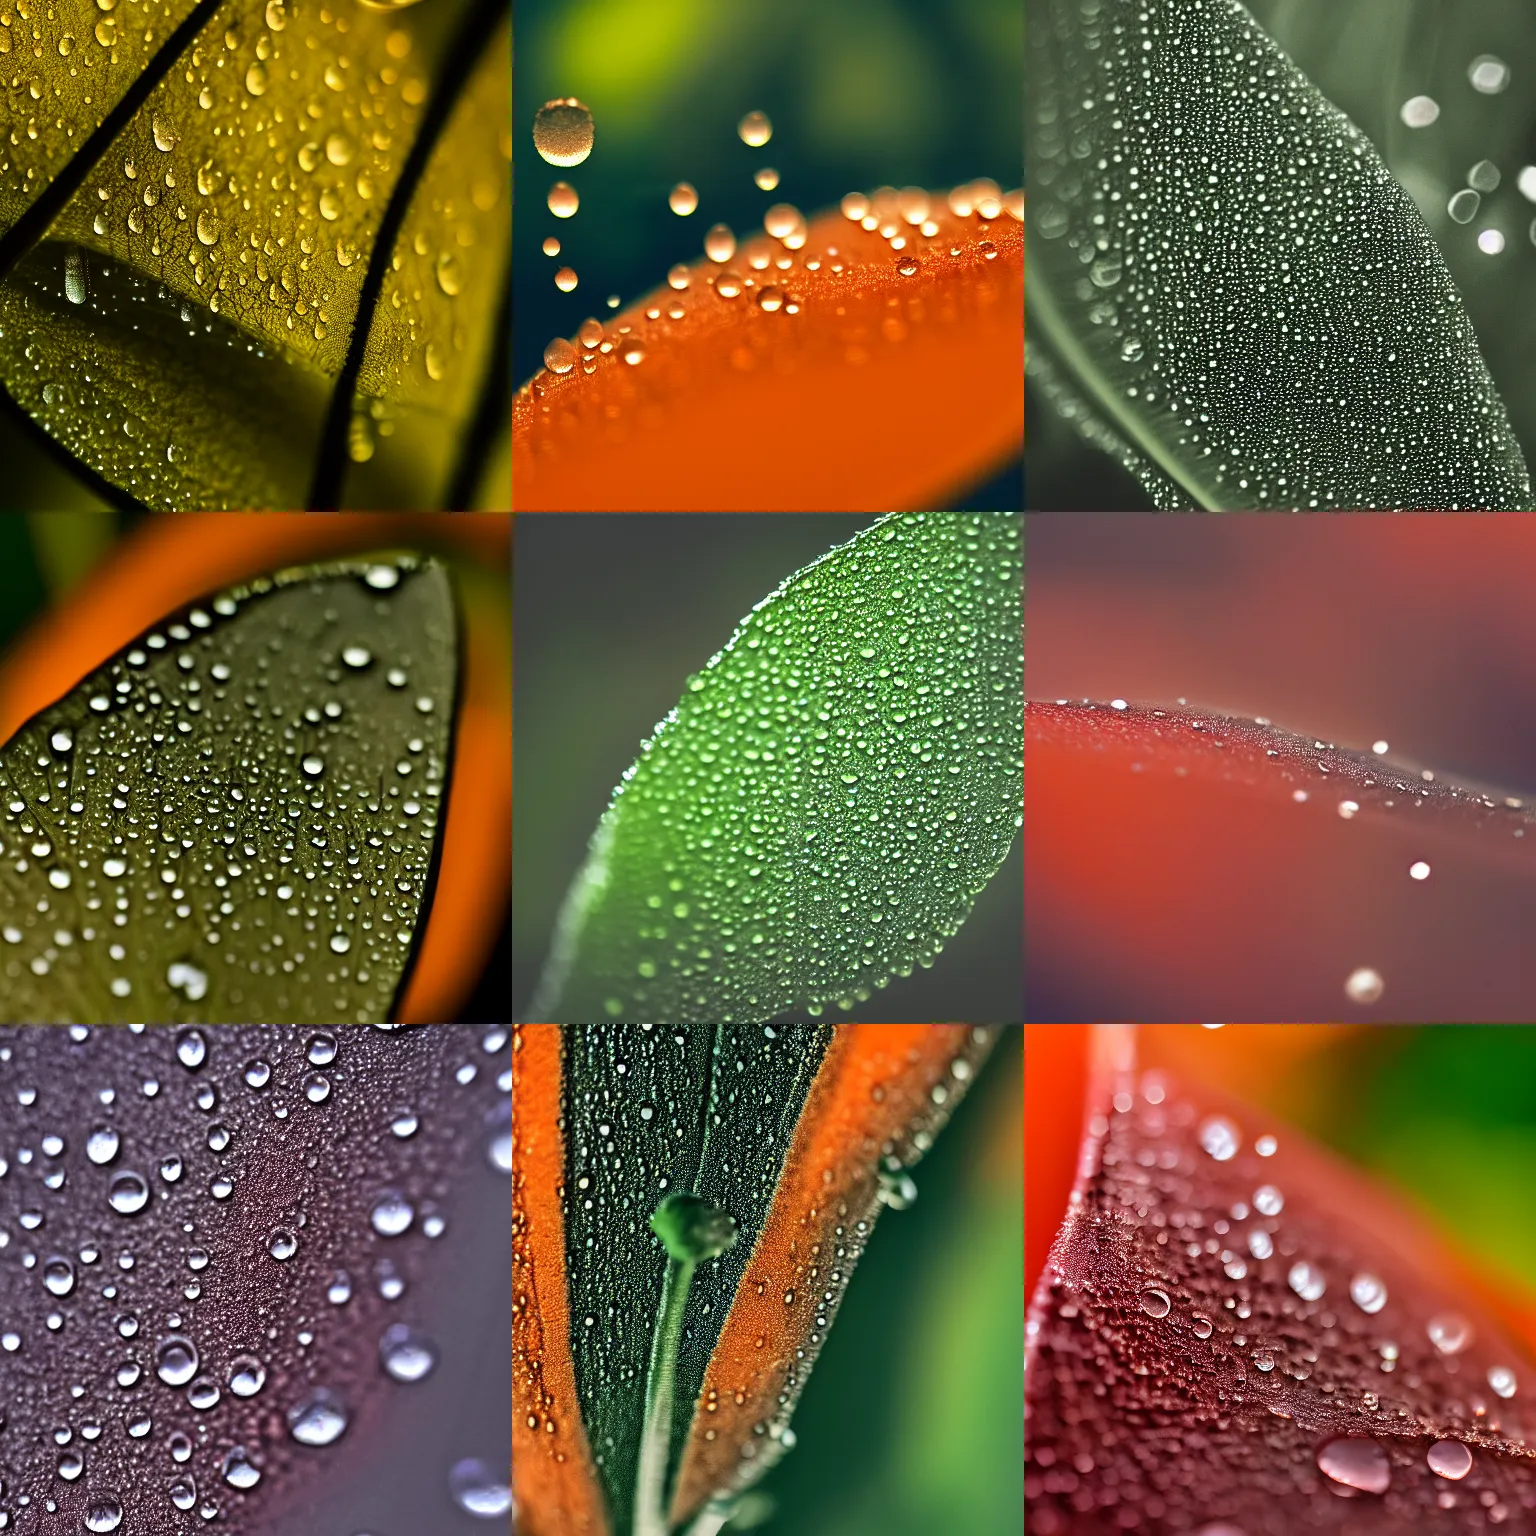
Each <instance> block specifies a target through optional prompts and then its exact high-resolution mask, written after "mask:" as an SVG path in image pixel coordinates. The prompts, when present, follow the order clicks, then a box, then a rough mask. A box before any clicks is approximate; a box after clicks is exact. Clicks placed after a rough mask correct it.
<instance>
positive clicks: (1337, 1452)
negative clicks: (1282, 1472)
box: [1317, 1435, 1392, 1493]
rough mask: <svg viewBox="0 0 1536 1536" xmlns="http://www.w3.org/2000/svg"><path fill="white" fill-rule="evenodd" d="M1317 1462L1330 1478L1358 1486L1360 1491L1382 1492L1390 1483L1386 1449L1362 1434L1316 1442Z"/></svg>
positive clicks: (1347, 1486) (1350, 1485) (1390, 1472)
mask: <svg viewBox="0 0 1536 1536" xmlns="http://www.w3.org/2000/svg"><path fill="white" fill-rule="evenodd" d="M1317 1465H1318V1467H1319V1469H1320V1470H1321V1471H1322V1472H1323V1474H1324V1475H1325V1476H1327V1477H1331V1478H1332V1479H1333V1480H1334V1482H1336V1483H1343V1485H1344V1486H1345V1487H1346V1488H1358V1489H1359V1490H1360V1492H1361V1493H1385V1492H1386V1491H1387V1489H1388V1488H1389V1487H1390V1486H1391V1484H1392V1466H1391V1463H1390V1462H1388V1460H1387V1453H1386V1452H1385V1451H1384V1450H1383V1449H1382V1448H1381V1446H1379V1445H1378V1444H1377V1443H1376V1442H1375V1441H1374V1440H1371V1439H1368V1438H1366V1437H1365V1436H1363V1435H1346V1436H1344V1437H1343V1438H1342V1439H1339V1440H1329V1441H1328V1442H1327V1443H1326V1444H1324V1445H1320V1446H1319V1447H1318V1448H1317Z"/></svg>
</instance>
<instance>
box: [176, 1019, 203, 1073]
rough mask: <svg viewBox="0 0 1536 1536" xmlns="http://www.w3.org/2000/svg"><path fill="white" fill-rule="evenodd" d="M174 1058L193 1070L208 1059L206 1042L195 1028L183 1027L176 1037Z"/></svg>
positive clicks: (189, 1069) (190, 1070)
mask: <svg viewBox="0 0 1536 1536" xmlns="http://www.w3.org/2000/svg"><path fill="white" fill-rule="evenodd" d="M176 1059H177V1060H178V1061H179V1062H180V1063H181V1064H182V1066H184V1067H185V1068H187V1070H188V1071H189V1072H195V1071H196V1070H197V1068H199V1067H200V1066H202V1064H203V1063H204V1062H205V1061H206V1060H207V1059H208V1042H207V1041H206V1040H205V1039H204V1038H203V1037H202V1035H201V1034H200V1033H199V1032H198V1031H197V1030H195V1029H185V1030H183V1031H182V1032H181V1034H180V1035H178V1036H177V1038H176Z"/></svg>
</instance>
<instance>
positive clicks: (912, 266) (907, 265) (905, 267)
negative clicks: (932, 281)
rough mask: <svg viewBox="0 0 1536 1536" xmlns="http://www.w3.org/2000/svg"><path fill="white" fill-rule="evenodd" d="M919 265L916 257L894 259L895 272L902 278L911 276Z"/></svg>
mask: <svg viewBox="0 0 1536 1536" xmlns="http://www.w3.org/2000/svg"><path fill="white" fill-rule="evenodd" d="M921 265H922V263H921V262H919V261H918V259H917V257H916V256H898V257H897V258H896V270H897V271H898V272H899V273H901V275H902V276H903V277H911V276H913V275H914V274H915V273H916V272H917V270H918V268H919V267H920V266H921Z"/></svg>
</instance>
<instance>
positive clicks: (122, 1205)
mask: <svg viewBox="0 0 1536 1536" xmlns="http://www.w3.org/2000/svg"><path fill="white" fill-rule="evenodd" d="M107 1203H108V1204H109V1205H110V1206H111V1207H112V1209H113V1210H114V1211H116V1212H117V1214H118V1215H119V1216H136V1215H137V1214H138V1213H139V1212H140V1211H142V1210H143V1209H144V1207H145V1206H146V1205H148V1204H149V1185H148V1184H147V1183H145V1181H144V1176H143V1175H142V1174H138V1173H131V1172H123V1173H119V1174H117V1175H116V1176H115V1177H114V1178H113V1180H112V1184H111V1187H110V1188H109V1189H108V1191H107Z"/></svg>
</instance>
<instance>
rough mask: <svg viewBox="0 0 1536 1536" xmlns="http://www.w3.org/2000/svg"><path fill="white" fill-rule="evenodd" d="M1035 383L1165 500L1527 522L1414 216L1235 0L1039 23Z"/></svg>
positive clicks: (1471, 340)
mask: <svg viewBox="0 0 1536 1536" xmlns="http://www.w3.org/2000/svg"><path fill="white" fill-rule="evenodd" d="M1029 46H1030V54H1029V69H1030V91H1029V98H1030V102H1031V115H1032V121H1031V125H1030V132H1029V134H1028V135H1027V141H1028V142H1027V148H1028V151H1029V157H1030V181H1031V184H1032V187H1033V189H1034V198H1033V200H1032V204H1031V213H1030V221H1031V233H1032V240H1033V246H1032V261H1031V269H1030V339H1031V347H1030V354H1029V357H1030V366H1031V369H1032V371H1035V372H1037V373H1038V375H1039V377H1040V379H1041V381H1042V383H1043V384H1044V385H1045V387H1046V388H1047V390H1048V392H1049V393H1051V394H1053V395H1054V396H1055V397H1056V399H1057V401H1058V403H1059V404H1060V405H1061V406H1062V407H1063V408H1064V409H1065V410H1066V411H1067V412H1068V414H1069V415H1071V416H1072V417H1073V419H1074V420H1076V421H1077V422H1078V424H1079V425H1080V426H1081V427H1082V428H1083V429H1084V430H1085V432H1086V433H1087V434H1088V435H1089V437H1090V438H1091V439H1092V440H1095V441H1097V442H1098V443H1099V444H1100V446H1104V447H1107V448H1109V449H1110V450H1111V451H1114V452H1117V453H1118V454H1119V456H1120V457H1121V458H1122V459H1123V460H1124V461H1125V462H1126V463H1127V465H1128V466H1129V467H1130V468H1132V469H1133V470H1134V471H1135V472H1136V473H1137V474H1138V475H1140V477H1141V478H1142V480H1143V482H1144V483H1145V484H1146V485H1147V487H1148V489H1149V491H1150V492H1151V493H1152V494H1153V496H1154V497H1155V498H1156V499H1157V500H1158V502H1159V504H1160V505H1162V506H1166V507H1191V506H1192V507H1199V508H1206V509H1227V508H1239V507H1324V508H1334V507H1341V506H1343V507H1428V508H1452V507H1477V508H1514V507H1529V506H1530V505H1531V504H1532V503H1531V488H1530V481H1529V476H1528V474H1527V471H1526V467H1525V462H1524V459H1523V458H1522V456H1521V452H1520V448H1519V445H1518V444H1517V442H1516V441H1515V439H1514V437H1513V434H1512V433H1511V431H1510V428H1509V424H1508V421H1507V418H1506V416H1505V411H1504V407H1503V404H1502V402H1501V401H1500V399H1499V397H1498V393H1497V391H1496V389H1495V387H1494V384H1493V381H1492V379H1491V378H1490V376H1489V374H1488V371H1487V368H1486V367H1485V365H1484V363H1483V360H1482V357H1481V354H1480V353H1479V351H1478V347H1477V341H1476V338H1475V336H1474V335H1473V332H1472V327H1471V323H1470V321H1469V320H1468V318H1467V316H1466V313H1465V311H1464V309H1463V307H1462V304H1461V300H1460V297H1459V296H1458V294H1457V292H1456V290H1455V287H1454V285H1453V283H1452V281H1451V278H1450V275H1449V273H1448V272H1447V270H1446V267H1445V263H1444V261H1443V259H1442V258H1441V256H1440V253H1439V250H1438V248H1437V247H1436V245H1435V243H1434V240H1433V238H1432V237H1431V235H1430V233H1429V231H1428V230H1427V229H1426V228H1425V226H1424V222H1423V219H1422V218H1421V216H1420V215H1419V213H1418V211H1417V209H1416V208H1415V207H1414V205H1413V203H1412V202H1411V200H1410V199H1409V197H1408V195H1407V194H1406V193H1405V192H1404V191H1403V190H1402V188H1401V187H1400V186H1399V185H1398V184H1397V182H1396V181H1395V180H1394V179H1393V178H1392V176H1391V174H1390V173H1389V172H1388V171H1387V169H1386V167H1385V166H1384V165H1383V164H1382V163H1381V160H1380V158H1379V156H1378V155H1377V153H1376V151H1375V150H1374V148H1372V146H1371V144H1370V142H1369V141H1368V140H1367V139H1366V138H1365V137H1364V135H1362V134H1361V133H1360V132H1359V130H1358V129H1357V128H1355V126H1354V125H1353V124H1352V123H1351V122H1350V121H1349V120H1348V119H1347V118H1346V117H1345V116H1344V115H1343V114H1342V113H1340V112H1339V111H1337V109H1335V108H1334V107H1333V106H1332V105H1331V104H1330V103H1329V102H1327V101H1326V100H1325V99H1324V98H1323V97H1322V96H1321V95H1320V94H1319V93H1318V91H1317V90H1316V89H1315V88H1314V87H1313V86H1312V85H1311V84H1310V83H1309V82H1308V81H1307V80H1306V79H1305V77H1304V76H1303V75H1302V74H1301V73H1300V72H1299V71H1298V70H1297V69H1296V68H1295V66H1294V65H1293V64H1292V63H1291V62H1290V60H1289V59H1287V58H1286V56H1285V55H1284V54H1283V53H1282V52H1281V51H1280V50H1279V49H1278V48H1276V47H1275V45H1274V44H1273V43H1272V42H1271V41H1270V40H1269V39H1268V38H1267V37H1266V36H1265V35H1264V33H1263V32H1262V31H1261V30H1260V28H1259V27H1258V26H1257V24H1256V23H1255V22H1254V21H1253V20H1252V18H1251V17H1250V16H1249V15H1248V13H1247V12H1246V11H1245V10H1244V9H1243V8H1242V6H1241V5H1239V4H1237V3H1236V0H1189V3H1188V4H1181V5H1178V6H1156V5H1147V6H1140V7H1131V6H1124V5H1101V4H1099V3H1098V0H1051V3H1049V4H1048V5H1046V6H1045V7H1044V8H1043V11H1042V14H1041V16H1040V18H1039V20H1038V21H1037V24H1036V25H1034V26H1032V27H1031V28H1030V29H1029Z"/></svg>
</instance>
